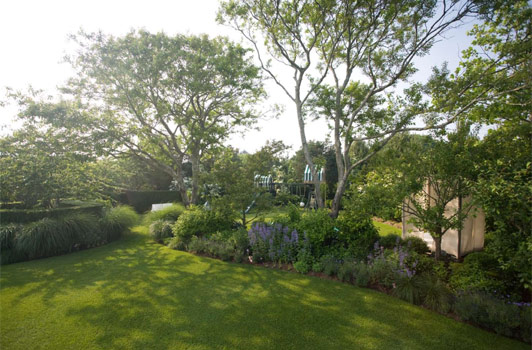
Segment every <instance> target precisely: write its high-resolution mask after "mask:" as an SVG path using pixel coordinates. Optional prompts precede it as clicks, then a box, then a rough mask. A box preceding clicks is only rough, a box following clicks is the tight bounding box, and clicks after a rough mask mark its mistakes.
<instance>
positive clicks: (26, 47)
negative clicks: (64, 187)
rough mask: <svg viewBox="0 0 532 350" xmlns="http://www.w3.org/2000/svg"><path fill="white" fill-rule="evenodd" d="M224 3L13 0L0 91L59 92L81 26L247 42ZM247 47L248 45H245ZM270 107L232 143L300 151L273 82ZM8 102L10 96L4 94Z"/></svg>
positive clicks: (10, 111)
mask: <svg viewBox="0 0 532 350" xmlns="http://www.w3.org/2000/svg"><path fill="white" fill-rule="evenodd" d="M217 8H218V0H194V1H191V0H173V1H172V0H152V1H150V2H146V1H139V0H92V1H74V0H46V1H43V0H8V1H4V2H3V3H2V6H1V12H0V50H1V52H2V54H1V55H0V91H2V95H3V89H4V88H5V87H6V86H9V87H11V88H13V89H15V90H26V89H27V87H28V86H29V85H31V86H33V87H34V88H36V89H43V90H45V91H46V92H47V93H49V94H55V93H56V90H55V88H56V87H57V86H60V85H61V84H62V83H64V82H65V81H66V79H67V78H68V77H70V76H72V75H73V71H72V69H71V68H70V66H69V65H68V64H66V63H61V61H62V58H63V57H64V56H65V54H67V53H71V52H73V50H75V46H73V44H72V43H70V42H69V41H68V38H67V36H68V34H72V33H76V32H77V31H78V30H79V29H80V28H83V29H84V30H85V31H87V32H92V31H97V30H102V31H103V32H104V33H106V34H113V35H121V34H125V33H127V32H128V31H129V30H131V29H132V28H134V29H138V28H145V29H147V30H149V31H151V32H158V31H164V32H165V33H167V34H169V35H172V34H176V33H189V34H200V33H207V34H209V35H211V36H216V35H226V36H229V37H230V38H231V39H232V40H234V41H238V42H240V41H241V38H240V36H239V34H238V33H237V32H236V31H234V30H233V29H231V28H228V27H224V26H220V25H218V24H217V23H216V21H215V17H216V11H217ZM243 43H244V44H245V42H243ZM469 43H470V39H469V38H467V37H466V35H465V29H461V30H460V31H457V32H452V33H449V34H448V35H447V40H445V42H440V43H438V44H437V45H436V46H435V47H434V48H433V50H432V51H431V54H430V56H427V57H423V58H421V59H419V60H418V61H417V66H418V68H419V72H418V73H417V75H416V77H415V79H416V80H425V79H426V78H427V77H428V75H429V74H430V67H431V66H433V65H439V64H441V63H442V62H443V61H448V62H449V67H450V68H451V69H454V67H456V65H457V62H458V59H459V56H460V52H461V50H464V49H465V48H467V46H468V45H469ZM267 90H268V93H269V95H270V99H269V101H268V102H269V103H271V104H273V103H277V104H281V105H284V106H285V111H284V113H283V114H282V115H281V116H280V117H279V118H278V119H275V120H268V121H263V122H261V123H260V128H261V130H260V131H250V132H248V133H246V135H245V137H240V136H235V137H233V138H232V139H231V141H230V143H231V144H232V145H233V146H235V147H237V148H239V149H241V150H246V151H248V152H254V151H255V150H257V149H259V148H260V147H261V146H262V145H264V143H265V142H266V140H269V139H277V140H282V141H284V142H285V143H286V144H288V145H291V146H293V151H295V150H296V149H297V148H299V146H300V144H301V143H300V139H299V129H298V126H297V121H296V117H295V109H294V108H293V106H292V105H291V101H290V100H289V99H288V98H286V96H285V95H284V93H283V92H281V91H280V90H279V88H278V87H277V86H276V85H273V84H269V85H267ZM0 100H4V96H0ZM16 112H17V109H16V107H15V106H7V107H4V108H2V107H0V127H2V128H3V130H1V131H0V132H1V133H2V134H5V133H6V132H8V131H9V130H11V129H13V128H14V125H16V123H15V124H14V123H13V117H14V115H15V114H16ZM324 130H325V129H324V125H323V124H321V125H320V124H315V125H309V126H308V128H307V139H308V140H324V139H325V137H326V134H325V132H324Z"/></svg>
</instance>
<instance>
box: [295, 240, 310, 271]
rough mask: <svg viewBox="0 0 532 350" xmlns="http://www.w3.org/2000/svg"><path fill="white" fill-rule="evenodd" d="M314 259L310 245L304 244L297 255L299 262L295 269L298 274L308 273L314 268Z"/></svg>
mask: <svg viewBox="0 0 532 350" xmlns="http://www.w3.org/2000/svg"><path fill="white" fill-rule="evenodd" d="M313 263H314V258H313V256H312V252H311V251H310V247H309V246H308V244H304V245H303V247H302V248H301V249H300V250H299V252H298V254H297V261H296V263H295V264H294V268H295V269H296V271H297V272H300V273H308V272H309V271H310V269H311V268H312V265H313Z"/></svg>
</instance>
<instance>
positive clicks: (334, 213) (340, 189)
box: [329, 177, 347, 219]
mask: <svg viewBox="0 0 532 350" xmlns="http://www.w3.org/2000/svg"><path fill="white" fill-rule="evenodd" d="M346 187H347V179H346V178H345V177H343V178H338V184H337V186H336V193H335V194H334V199H333V202H332V206H331V207H332V208H331V213H330V214H329V215H330V216H331V217H332V218H333V219H336V218H337V217H338V214H339V213H340V204H341V202H342V197H343V195H344V193H345V189H346Z"/></svg>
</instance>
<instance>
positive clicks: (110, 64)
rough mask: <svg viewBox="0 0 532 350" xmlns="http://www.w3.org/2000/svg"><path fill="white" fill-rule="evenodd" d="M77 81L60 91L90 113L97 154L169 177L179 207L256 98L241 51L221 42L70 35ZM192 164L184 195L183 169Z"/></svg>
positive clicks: (192, 199)
mask: <svg viewBox="0 0 532 350" xmlns="http://www.w3.org/2000/svg"><path fill="white" fill-rule="evenodd" d="M74 39H75V40H76V41H77V42H78V43H79V45H80V50H79V51H78V53H77V54H76V55H74V56H73V57H70V58H69V61H70V62H71V63H72V64H73V66H74V67H75V68H76V69H77V72H78V76H77V77H75V78H73V79H71V80H70V81H69V84H68V86H67V87H66V88H65V89H64V91H65V92H68V93H71V94H73V96H75V97H76V98H77V100H78V101H79V102H80V105H83V106H84V108H86V109H87V110H88V111H90V115H91V116H93V119H92V121H91V125H92V126H93V128H94V130H95V131H94V135H95V136H96V138H98V139H103V140H107V141H108V143H106V144H105V148H104V151H105V153H107V154H111V155H114V156H119V155H123V154H127V155H132V156H134V157H136V158H137V159H139V160H141V161H142V162H143V163H144V164H146V165H148V166H150V167H153V168H155V169H158V170H159V171H162V172H164V173H166V174H168V175H170V176H172V178H173V179H174V181H175V183H176V186H177V188H178V190H179V191H180V192H181V197H182V198H183V201H184V203H185V205H188V204H189V203H197V202H198V199H199V182H200V172H201V168H202V165H201V164H202V160H203V159H204V158H205V157H207V156H208V155H209V154H212V153H213V152H216V151H217V150H218V149H219V147H220V146H221V144H222V142H223V141H224V140H226V138H227V137H228V135H229V134H230V133H231V132H235V131H236V130H237V129H238V128H239V127H247V126H249V125H250V124H252V123H253V122H254V121H255V120H256V118H257V116H258V114H257V113H256V112H255V110H254V109H253V106H254V105H255V104H256V103H257V101H258V100H259V99H261V98H262V97H263V96H264V90H263V89H262V82H261V79H260V70H259V68H258V67H256V66H254V65H253V63H252V60H251V58H250V57H248V51H249V50H246V49H244V48H242V47H241V46H239V45H237V44H233V43H231V42H230V41H228V40H227V39H226V38H222V37H217V38H212V39H211V38H208V37H207V36H205V35H202V36H186V35H176V36H174V37H170V36H167V35H166V34H163V33H158V34H151V33H148V32H146V31H142V30H141V31H138V32H131V33H129V34H127V35H125V36H123V37H113V36H106V35H103V34H102V33H93V34H86V33H83V32H82V33H80V34H79V35H77V36H74ZM185 162H190V163H191V165H192V181H191V191H190V193H188V191H187V185H186V183H185V179H184V174H183V172H184V169H183V164H185Z"/></svg>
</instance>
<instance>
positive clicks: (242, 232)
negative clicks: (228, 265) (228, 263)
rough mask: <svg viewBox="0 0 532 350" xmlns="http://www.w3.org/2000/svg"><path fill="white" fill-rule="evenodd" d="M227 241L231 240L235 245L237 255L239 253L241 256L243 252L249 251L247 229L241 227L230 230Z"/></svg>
mask: <svg viewBox="0 0 532 350" xmlns="http://www.w3.org/2000/svg"><path fill="white" fill-rule="evenodd" d="M229 242H231V243H232V244H233V246H234V247H235V251H236V252H237V257H238V256H239V255H240V257H242V258H243V257H244V254H245V253H247V252H248V251H249V237H248V231H247V230H246V229H245V228H243V227H242V228H239V229H237V230H233V231H231V235H230V237H229Z"/></svg>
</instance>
